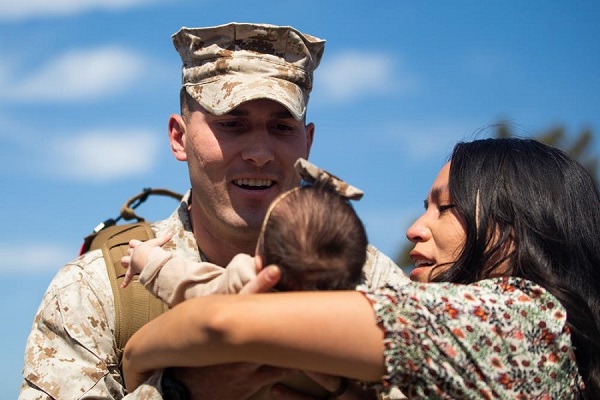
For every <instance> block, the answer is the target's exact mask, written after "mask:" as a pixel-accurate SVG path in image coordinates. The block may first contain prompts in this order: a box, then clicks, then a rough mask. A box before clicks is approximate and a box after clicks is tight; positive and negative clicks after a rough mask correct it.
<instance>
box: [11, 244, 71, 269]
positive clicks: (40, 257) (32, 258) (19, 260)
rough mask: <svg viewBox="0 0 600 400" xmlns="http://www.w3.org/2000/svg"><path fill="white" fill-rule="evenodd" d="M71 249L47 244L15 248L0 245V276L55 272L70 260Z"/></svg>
mask: <svg viewBox="0 0 600 400" xmlns="http://www.w3.org/2000/svg"><path fill="white" fill-rule="evenodd" d="M73 258H74V257H73V251H72V249H71V250H69V249H66V248H63V247H60V246H57V245H53V244H49V243H26V244H19V245H15V246H9V245H6V244H0V260H2V261H1V264H0V274H14V273H18V274H19V275H22V274H26V273H30V272H42V271H49V270H53V269H54V270H56V268H57V266H60V265H63V264H65V263H67V262H69V260H72V259H73Z"/></svg>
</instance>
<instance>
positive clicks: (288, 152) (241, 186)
mask: <svg viewBox="0 0 600 400" xmlns="http://www.w3.org/2000/svg"><path fill="white" fill-rule="evenodd" d="M313 132H314V126H313V125H312V124H309V125H306V126H305V125H304V121H297V120H295V119H294V118H293V117H292V116H291V114H290V113H289V111H288V110H287V109H286V108H285V107H283V106H282V105H281V104H279V103H277V102H275V101H272V100H253V101H249V102H246V103H243V104H241V105H240V106H238V107H237V108H235V109H234V110H232V111H231V112H229V113H228V114H225V115H222V116H216V115H212V114H209V113H207V112H206V111H204V110H202V109H200V108H196V109H195V110H194V111H193V112H191V114H190V116H189V118H188V121H187V123H186V131H185V134H184V140H183V142H184V146H185V154H186V158H187V163H188V168H189V172H190V179H191V184H192V196H193V199H192V210H193V211H192V215H193V218H194V219H195V221H194V222H195V225H196V224H197V226H199V227H201V229H207V230H209V231H210V232H212V234H213V235H217V237H219V236H218V235H219V234H220V233H221V231H228V230H231V229H234V230H236V231H237V232H236V233H237V234H238V235H239V234H240V233H243V234H252V235H257V234H258V232H259V231H260V228H261V224H262V220H263V217H264V216H265V213H266V210H267V208H268V206H269V204H270V203H271V201H272V200H273V199H274V198H275V197H276V196H277V195H279V194H280V193H282V192H284V191H286V190H289V189H290V188H292V187H294V186H296V185H297V184H298V182H299V180H298V176H297V174H296V172H295V171H294V167H293V164H294V162H295V161H296V159H298V158H299V157H303V158H308V154H309V151H310V147H311V144H312V139H313ZM239 230H244V232H239Z"/></svg>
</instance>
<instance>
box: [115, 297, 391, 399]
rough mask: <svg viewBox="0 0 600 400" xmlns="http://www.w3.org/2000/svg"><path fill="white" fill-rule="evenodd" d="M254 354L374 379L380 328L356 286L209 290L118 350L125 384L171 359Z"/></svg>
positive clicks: (256, 358) (189, 361)
mask: <svg viewBox="0 0 600 400" xmlns="http://www.w3.org/2000/svg"><path fill="white" fill-rule="evenodd" d="M232 362H254V363H260V364H269V365H274V366H279V367H286V368H296V369H302V370H307V371H315V372H322V373H327V374H332V375H340V376H347V377H350V378H355V379H361V380H368V381H376V380H379V379H380V378H381V376H382V375H383V374H384V371H385V369H384V361H383V333H382V331H381V329H380V328H379V327H378V326H377V325H376V323H375V317H374V313H373V309H372V307H371V304H370V303H369V301H368V300H367V299H366V298H365V297H364V295H362V294H361V293H358V292H355V291H347V292H345V291H335V292H301V293H267V294H259V295H248V296H227V295H223V296H206V297H200V298H195V299H191V300H188V301H185V302H183V303H182V304H180V305H178V306H176V307H174V308H173V309H172V310H170V311H168V312H167V313H165V314H163V315H161V316H160V317H158V318H156V319H155V320H153V321H151V322H149V323H148V324H146V325H145V326H144V327H142V328H141V329H140V330H139V331H138V332H137V333H136V334H134V335H133V336H132V338H131V339H130V340H129V342H128V343H127V346H126V347H125V353H124V357H123V369H124V373H125V381H126V383H127V387H128V389H129V390H132V389H134V388H135V387H137V385H138V384H140V383H141V382H143V380H144V378H145V377H146V376H147V375H148V374H149V373H151V372H152V371H154V370H156V369H159V368H165V367H173V366H187V367H192V366H205V365H214V364H222V363H232Z"/></svg>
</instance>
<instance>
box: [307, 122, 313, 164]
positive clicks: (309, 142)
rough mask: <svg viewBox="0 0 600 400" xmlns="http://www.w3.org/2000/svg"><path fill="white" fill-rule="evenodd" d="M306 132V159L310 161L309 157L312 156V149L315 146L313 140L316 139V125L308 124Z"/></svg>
mask: <svg viewBox="0 0 600 400" xmlns="http://www.w3.org/2000/svg"><path fill="white" fill-rule="evenodd" d="M305 132H306V157H305V158H306V159H307V160H308V157H309V156H310V149H311V147H312V144H313V139H314V137H315V124H313V123H312V122H311V123H309V124H307V125H306V127H305Z"/></svg>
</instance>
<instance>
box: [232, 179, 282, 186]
mask: <svg viewBox="0 0 600 400" xmlns="http://www.w3.org/2000/svg"><path fill="white" fill-rule="evenodd" d="M235 184H236V185H238V186H252V187H270V186H271V185H273V181H272V180H270V179H236V180H235Z"/></svg>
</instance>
